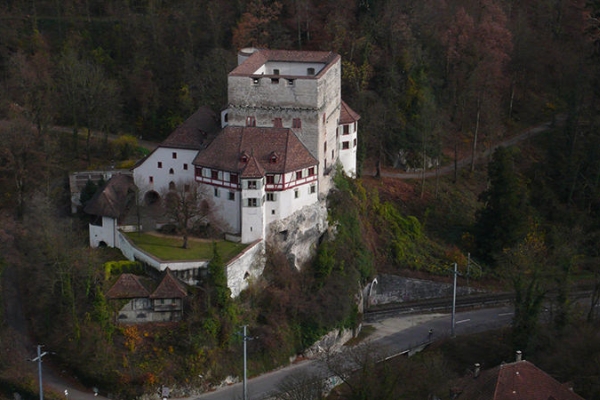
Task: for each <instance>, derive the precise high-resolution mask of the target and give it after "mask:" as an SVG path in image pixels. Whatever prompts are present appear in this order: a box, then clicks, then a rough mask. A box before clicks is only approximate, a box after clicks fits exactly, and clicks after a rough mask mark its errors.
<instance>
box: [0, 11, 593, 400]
mask: <svg viewBox="0 0 600 400" xmlns="http://www.w3.org/2000/svg"><path fill="white" fill-rule="evenodd" d="M599 18H600V1H598V0H522V1H514V0H435V1H433V0H421V1H412V0H350V1H347V2H344V4H343V5H342V4H340V2H339V1H332V0H321V1H316V0H278V1H276V0H248V1H240V0H218V1H215V0H173V1H162V0H126V1H117V0H102V1H101V0H62V1H56V0H52V1H51V0H33V1H31V0H28V1H25V0H7V1H5V2H3V3H2V4H0V21H1V22H0V88H1V89H0V142H1V143H2V144H1V145H0V276H1V277H2V289H3V290H2V292H1V293H0V303H1V304H2V307H0V345H1V346H2V348H7V349H10V351H7V353H6V355H5V356H4V355H3V356H2V357H0V397H2V396H5V397H6V398H12V397H10V396H12V393H13V392H15V391H18V392H19V393H22V394H23V396H24V398H35V397H36V390H37V389H36V380H35V375H34V374H32V370H31V366H30V365H28V364H27V361H26V360H27V359H28V358H31V353H32V351H33V350H32V348H29V347H27V346H30V345H31V343H33V342H29V341H26V340H24V339H23V338H24V337H28V338H31V339H32V340H34V342H35V341H43V342H44V344H45V345H46V346H47V347H48V348H51V349H52V350H53V351H56V353H57V357H56V358H57V360H58V361H57V362H59V363H60V365H61V366H64V367H65V368H68V370H69V371H72V373H73V374H74V375H76V376H77V377H78V379H79V380H80V381H81V382H82V383H84V384H86V385H90V386H92V385H95V386H97V387H99V388H100V389H101V390H107V389H105V388H108V387H111V388H112V389H111V390H112V392H111V394H112V395H113V396H115V398H133V397H136V396H139V395H141V394H142V393H147V392H148V391H150V390H153V388H155V387H156V386H157V385H160V384H168V385H176V384H178V385H181V386H182V387H189V388H200V389H202V390H204V389H207V388H208V387H209V386H210V385H213V384H216V383H218V382H220V381H221V380H222V379H223V378H224V377H226V376H228V375H232V374H237V375H238V376H239V375H240V373H241V371H240V368H241V366H240V365H238V364H239V363H238V362H237V360H238V359H239V349H240V339H239V335H236V334H235V332H236V329H237V327H239V326H240V325H243V324H247V325H249V327H250V329H251V331H252V332H253V334H255V335H257V336H259V337H260V338H261V339H260V340H256V341H253V343H251V345H250V346H249V352H250V359H251V362H250V365H249V369H250V373H251V374H258V373H261V372H264V371H267V370H269V369H271V368H275V367H277V366H279V365H282V364H285V363H286V362H287V360H288V359H289V356H291V355H294V354H297V353H301V352H302V350H303V349H304V348H306V347H307V346H309V345H310V344H312V343H313V342H314V341H315V340H316V339H317V338H319V337H320V336H321V335H322V334H324V333H325V332H327V331H329V330H331V329H334V328H342V327H347V328H352V327H356V326H357V324H358V323H359V322H360V318H361V316H360V314H359V313H358V310H357V307H356V306H355V301H354V296H355V291H356V290H355V289H356V286H357V285H356V282H361V283H364V282H366V281H367V280H368V279H370V278H372V277H373V276H375V275H376V274H377V273H382V272H385V273H394V274H399V275H401V274H406V275H409V276H419V277H425V278H428V277H435V278H436V279H439V278H440V277H441V278H447V276H446V275H445V272H444V266H445V265H448V264H449V263H452V262H457V263H459V265H461V266H463V267H464V265H465V260H466V257H467V254H471V255H473V257H475V259H476V260H477V261H478V262H479V263H480V264H481V265H482V266H483V267H484V270H483V276H482V277H480V284H481V285H491V286H493V287H495V288H502V289H506V288H508V289H510V290H513V291H514V292H515V295H516V301H515V318H514V321H513V326H512V329H511V331H510V332H509V333H507V334H506V337H503V338H502V340H500V341H501V342H502V343H508V344H506V349H505V350H506V351H507V353H508V355H507V356H506V357H507V358H511V357H512V354H513V352H514V349H516V348H519V349H521V350H523V351H524V352H525V354H528V355H530V356H529V357H528V358H529V359H531V360H534V361H535V362H536V363H538V364H539V366H541V367H543V368H546V369H547V371H549V372H550V371H551V372H552V374H553V376H556V377H557V378H560V380H561V381H572V382H573V383H574V385H575V388H576V390H577V392H578V393H580V394H581V395H582V396H584V397H585V398H600V385H599V384H598V382H600V370H599V369H598V366H599V365H600V337H599V334H598V333H597V332H598V329H597V327H598V315H597V311H596V312H595V311H594V310H595V308H594V306H595V305H596V304H598V299H599V298H600V254H599V250H598V245H597V244H598V240H599V239H600V140H599V139H600V129H599V128H600V102H599V100H600V97H599V96H600V19H599ZM244 47H266V48H273V49H292V50H321V51H333V52H336V53H338V54H340V55H341V56H342V62H343V65H342V87H343V92H342V95H343V98H344V100H345V101H346V102H347V103H348V104H349V105H350V106H351V107H352V108H353V109H354V110H356V111H357V112H358V113H359V114H360V115H361V119H360V124H359V153H360V154H359V170H361V171H371V170H372V169H373V168H372V167H373V166H374V165H381V168H384V169H388V170H392V169H413V170H414V169H417V170H418V169H424V168H425V169H434V168H435V167H436V166H437V165H449V164H452V163H453V162H454V161H455V159H456V157H459V156H460V157H469V158H470V160H471V162H470V163H469V166H468V167H467V168H465V169H463V170H461V171H460V173H457V174H455V175H454V176H445V177H440V178H436V179H428V180H425V179H422V180H421V179H415V180H409V181H402V182H399V181H394V180H392V179H389V178H375V177H373V176H371V174H367V173H364V174H362V176H359V177H358V178H357V179H348V178H347V177H344V176H343V174H341V173H340V174H339V176H337V177H336V184H337V186H338V190H337V191H335V192H334V193H333V195H332V196H331V197H330V198H329V199H328V205H329V210H330V211H329V212H330V219H331V221H335V223H336V226H337V232H336V235H335V237H331V238H329V239H328V240H325V241H323V243H322V244H321V245H320V247H319V249H318V254H317V257H316V259H315V261H314V263H312V264H311V265H309V266H306V268H304V269H303V270H302V271H297V270H295V269H292V268H290V267H289V265H288V264H287V261H286V258H285V255H284V254H280V253H279V252H278V251H277V249H270V250H269V259H268V263H267V267H266V270H265V274H264V278H263V279H262V280H261V281H260V282H256V284H255V285H253V286H252V287H251V288H250V289H248V290H247V291H245V292H244V293H243V294H242V296H240V298H239V299H231V298H230V297H229V295H228V291H227V288H226V285H223V274H222V272H223V271H222V270H223V265H222V261H221V260H220V257H219V254H218V253H216V252H215V254H214V257H213V259H212V261H211V266H210V268H211V271H212V272H211V279H210V282H207V284H206V286H205V287H202V288H197V290H194V291H193V293H192V296H191V299H190V302H189V303H190V304H189V306H188V307H187V310H188V311H187V315H186V318H185V322H184V323H182V324H179V325H178V326H176V327H161V326H154V327H136V326H133V327H121V326H119V325H117V324H115V321H114V320H113V319H112V318H111V315H112V311H113V310H112V309H111V307H114V305H111V304H109V303H108V302H107V300H106V299H105V298H104V292H105V290H106V289H107V285H109V284H110V282H111V279H113V281H114V276H116V274H118V273H119V272H122V271H135V270H136V268H137V266H135V265H129V264H127V263H123V262H122V256H121V255H120V254H119V253H118V252H114V251H111V250H110V249H103V250H92V249H89V248H88V246H87V237H86V235H87V231H86V229H87V221H86V219H85V216H82V215H77V216H75V217H73V216H71V215H70V213H69V193H68V189H67V185H68V182H67V175H68V173H69V172H71V171H76V170H77V171H81V170H86V169H94V168H101V167H104V166H106V165H109V164H112V163H117V164H118V165H119V167H122V168H128V167H131V166H132V165H133V164H134V163H135V162H136V161H137V160H138V159H140V158H141V157H143V155H144V152H143V151H142V150H141V149H140V148H139V146H138V145H137V141H138V140H139V139H144V140H151V141H156V142H159V141H161V140H162V139H164V138H165V137H166V136H167V135H168V134H169V133H170V132H172V131H173V129H174V128H176V127H177V126H178V125H179V124H180V123H181V122H183V121H184V120H185V119H186V118H188V117H189V116H190V115H191V114H192V113H193V112H194V111H195V110H197V109H198V107H200V106H209V107H211V108H212V109H213V110H215V111H216V112H218V111H220V110H221V109H222V108H223V107H225V106H226V103H227V73H228V72H229V71H230V70H232V68H233V67H234V66H235V65H236V54H237V51H238V50H239V49H241V48H244ZM548 121H550V122H553V125H552V127H551V129H550V130H549V131H548V132H547V133H545V134H543V135H540V136H538V137H536V138H533V139H531V140H529V141H527V142H526V143H525V144H524V145H522V146H519V147H518V148H517V147H509V148H500V149H498V150H497V151H495V152H494V154H493V156H492V157H490V158H489V159H486V160H485V162H477V161H476V157H475V155H476V154H477V153H480V152H481V151H483V150H485V149H488V148H490V147H491V146H493V145H494V144H497V143H499V142H501V141H503V140H505V139H507V138H510V137H512V136H513V135H514V134H516V133H518V132H521V131H523V130H525V129H526V128H528V127H530V126H535V125H538V124H540V123H544V122H548ZM109 133H110V134H116V135H119V138H118V139H117V140H115V141H110V140H109V137H108V134H109ZM107 262H112V264H109V265H113V267H110V268H109V267H107V264H106V263H107ZM115 262H116V264H115ZM119 262H120V263H119ZM115 265H117V266H115ZM576 285H579V286H581V287H585V288H588V289H591V292H592V294H593V296H592V297H593V298H592V304H591V305H589V304H587V305H586V306H585V307H581V308H578V307H577V306H576V304H573V303H571V302H570V300H569V299H570V297H569V293H570V292H571V291H573V290H574V289H575V288H576V287H579V286H576ZM549 293H553V294H554V296H553V299H554V300H553V301H554V308H553V309H554V310H555V312H554V314H553V316H552V320H551V321H549V322H547V325H545V326H541V325H540V319H539V317H540V315H541V313H542V312H543V304H544V301H546V300H547V298H548V297H547V296H548V294H549ZM19 298H21V299H28V300H29V301H24V302H22V303H20V304H19V307H15V299H19ZM31 299H35V300H31ZM504 339H506V340H504ZM98 346H102V348H103V349H104V351H102V352H98V351H97V348H98ZM448 346H450V347H453V346H454V347H458V346H459V345H458V344H452V343H450V344H449V345H448ZM561 349H562V350H561ZM565 349H568V350H569V351H570V355H569V354H566V350H565ZM442 350H443V349H442ZM442 350H440V351H441V353H440V354H442V353H443V351H442ZM499 351H501V350H499ZM458 353H459V352H458V350H455V353H453V355H454V359H455V361H456V359H457V358H460V357H457V356H456V354H458ZM481 353H485V351H481ZM489 353H493V352H491V351H490V352H489ZM559 355H560V358H559ZM438 356H439V357H442V356H443V355H439V354H436V355H434V357H438ZM463 356H464V355H463ZM490 356H492V355H491V354H490ZM493 356H494V357H496V358H494V361H498V360H501V358H500V356H497V354H493ZM577 356H579V357H578V358H577V359H576V357H577ZM565 360H567V361H565ZM460 361H462V359H461V360H460ZM464 361H465V363H466V362H467V360H466V357H465V360H464ZM440 362H441V361H440ZM491 362H492V361H490V363H491ZM425 364H427V362H425V361H423V364H420V365H418V366H417V367H418V368H423V369H424V370H427V366H426V365H425ZM436 365H438V364H436ZM417 367H415V366H412V367H407V366H404V367H402V368H398V373H399V374H400V373H401V372H402V371H404V373H406V374H410V370H411V368H417ZM453 368H454V373H457V371H464V368H465V364H460V363H458V365H454V366H453ZM427 371H429V372H430V373H435V372H436V371H437V372H439V370H435V369H429V370H427ZM371 372H372V374H371V375H369V377H368V378H369V379H366V380H365V382H364V384H365V385H370V386H369V387H370V388H373V387H383V386H382V384H381V382H379V383H373V382H374V381H376V377H377V376H378V375H381V376H385V374H378V373H377V372H374V371H371ZM424 373H425V372H424ZM446 373H448V374H450V373H449V372H447V371H446V370H444V372H443V374H442V373H441V372H440V374H442V375H444V376H446ZM198 376H203V378H202V379H199V378H198ZM399 376H400V375H399ZM436 379H437V380H435V382H436V385H437V383H438V382H439V383H440V386H436V388H435V390H438V389H440V388H442V387H443V385H444V384H445V383H443V380H442V379H441V378H440V377H439V376H438V377H437V378H436ZM432 382H433V380H432ZM394 385H400V383H398V382H396V381H395V383H394ZM357 387H360V382H358V383H357ZM417 389H418V390H421V391H422V392H419V393H421V394H422V395H425V396H427V395H430V394H432V393H431V390H434V388H433V387H430V388H417ZM415 390H416V389H415ZM440 390H441V389H440ZM395 391H396V392H395ZM428 391H429V392H428ZM361 393H363V392H362V391H361V390H360V389H357V390H356V391H354V392H353V391H350V392H348V393H346V397H345V398H364V397H361ZM390 393H405V394H404V395H405V396H409V395H406V393H413V394H414V393H416V392H410V390H409V389H407V388H405V387H402V388H401V387H399V386H394V387H392V388H390ZM103 394H106V393H103ZM445 395H447V393H444V394H439V396H442V398H444V397H443V396H445ZM381 398H383V397H381ZM390 398H399V397H393V396H392V397H390ZM407 398H410V397H407Z"/></svg>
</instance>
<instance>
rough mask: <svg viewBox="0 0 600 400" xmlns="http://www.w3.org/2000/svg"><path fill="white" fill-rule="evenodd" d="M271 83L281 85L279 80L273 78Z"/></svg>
mask: <svg viewBox="0 0 600 400" xmlns="http://www.w3.org/2000/svg"><path fill="white" fill-rule="evenodd" d="M271 83H272V84H273V85H279V78H271Z"/></svg>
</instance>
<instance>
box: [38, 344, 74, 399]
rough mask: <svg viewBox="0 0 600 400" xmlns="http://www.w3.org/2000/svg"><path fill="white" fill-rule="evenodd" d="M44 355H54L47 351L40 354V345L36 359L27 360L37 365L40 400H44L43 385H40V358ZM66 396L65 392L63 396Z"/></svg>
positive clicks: (39, 345)
mask: <svg viewBox="0 0 600 400" xmlns="http://www.w3.org/2000/svg"><path fill="white" fill-rule="evenodd" d="M46 354H54V353H48V352H47V351H44V352H43V353H42V345H41V344H38V345H37V357H36V358H34V359H32V360H29V361H32V362H36V361H37V363H38V380H39V382H40V400H44V385H43V384H42V357H44V356H45V355H46ZM66 394H67V391H66V390H65V395H66Z"/></svg>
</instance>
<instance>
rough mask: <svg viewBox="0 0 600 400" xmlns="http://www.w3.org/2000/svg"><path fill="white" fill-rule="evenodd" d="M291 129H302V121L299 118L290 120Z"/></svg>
mask: <svg viewBox="0 0 600 400" xmlns="http://www.w3.org/2000/svg"><path fill="white" fill-rule="evenodd" d="M292 128H298V129H300V128H302V120H301V119H300V118H294V119H293V120H292Z"/></svg>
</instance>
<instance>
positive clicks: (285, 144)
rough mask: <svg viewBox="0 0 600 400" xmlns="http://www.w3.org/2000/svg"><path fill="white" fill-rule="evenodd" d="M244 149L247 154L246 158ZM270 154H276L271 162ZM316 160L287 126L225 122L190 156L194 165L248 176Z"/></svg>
mask: <svg viewBox="0 0 600 400" xmlns="http://www.w3.org/2000/svg"><path fill="white" fill-rule="evenodd" d="M244 153H246V154H248V155H250V156H248V157H246V161H244V158H243V157H242V154H244ZM273 154H277V157H276V161H275V162H273V160H272V155H273ZM252 159H254V161H252ZM254 163H255V164H254ZM318 163H319V162H318V161H317V159H316V158H314V157H313V156H312V155H311V154H310V152H309V151H308V149H307V148H306V146H304V144H303V143H302V142H301V141H300V139H299V138H298V136H296V134H295V133H294V131H293V130H292V129H290V128H260V127H240V126H227V127H226V128H225V129H224V130H223V131H222V132H221V133H220V134H219V136H217V137H216V138H215V140H213V142H212V143H211V144H210V145H209V146H208V147H207V148H206V149H204V150H202V151H200V153H198V155H197V156H196V159H195V160H194V165H198V166H201V167H207V168H212V169H218V170H222V171H230V172H235V173H239V174H241V173H244V174H245V175H248V177H261V176H263V175H264V174H268V173H271V174H282V173H286V172H292V171H296V170H299V169H303V168H308V167H311V166H315V165H318ZM252 164H254V165H252Z"/></svg>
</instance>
